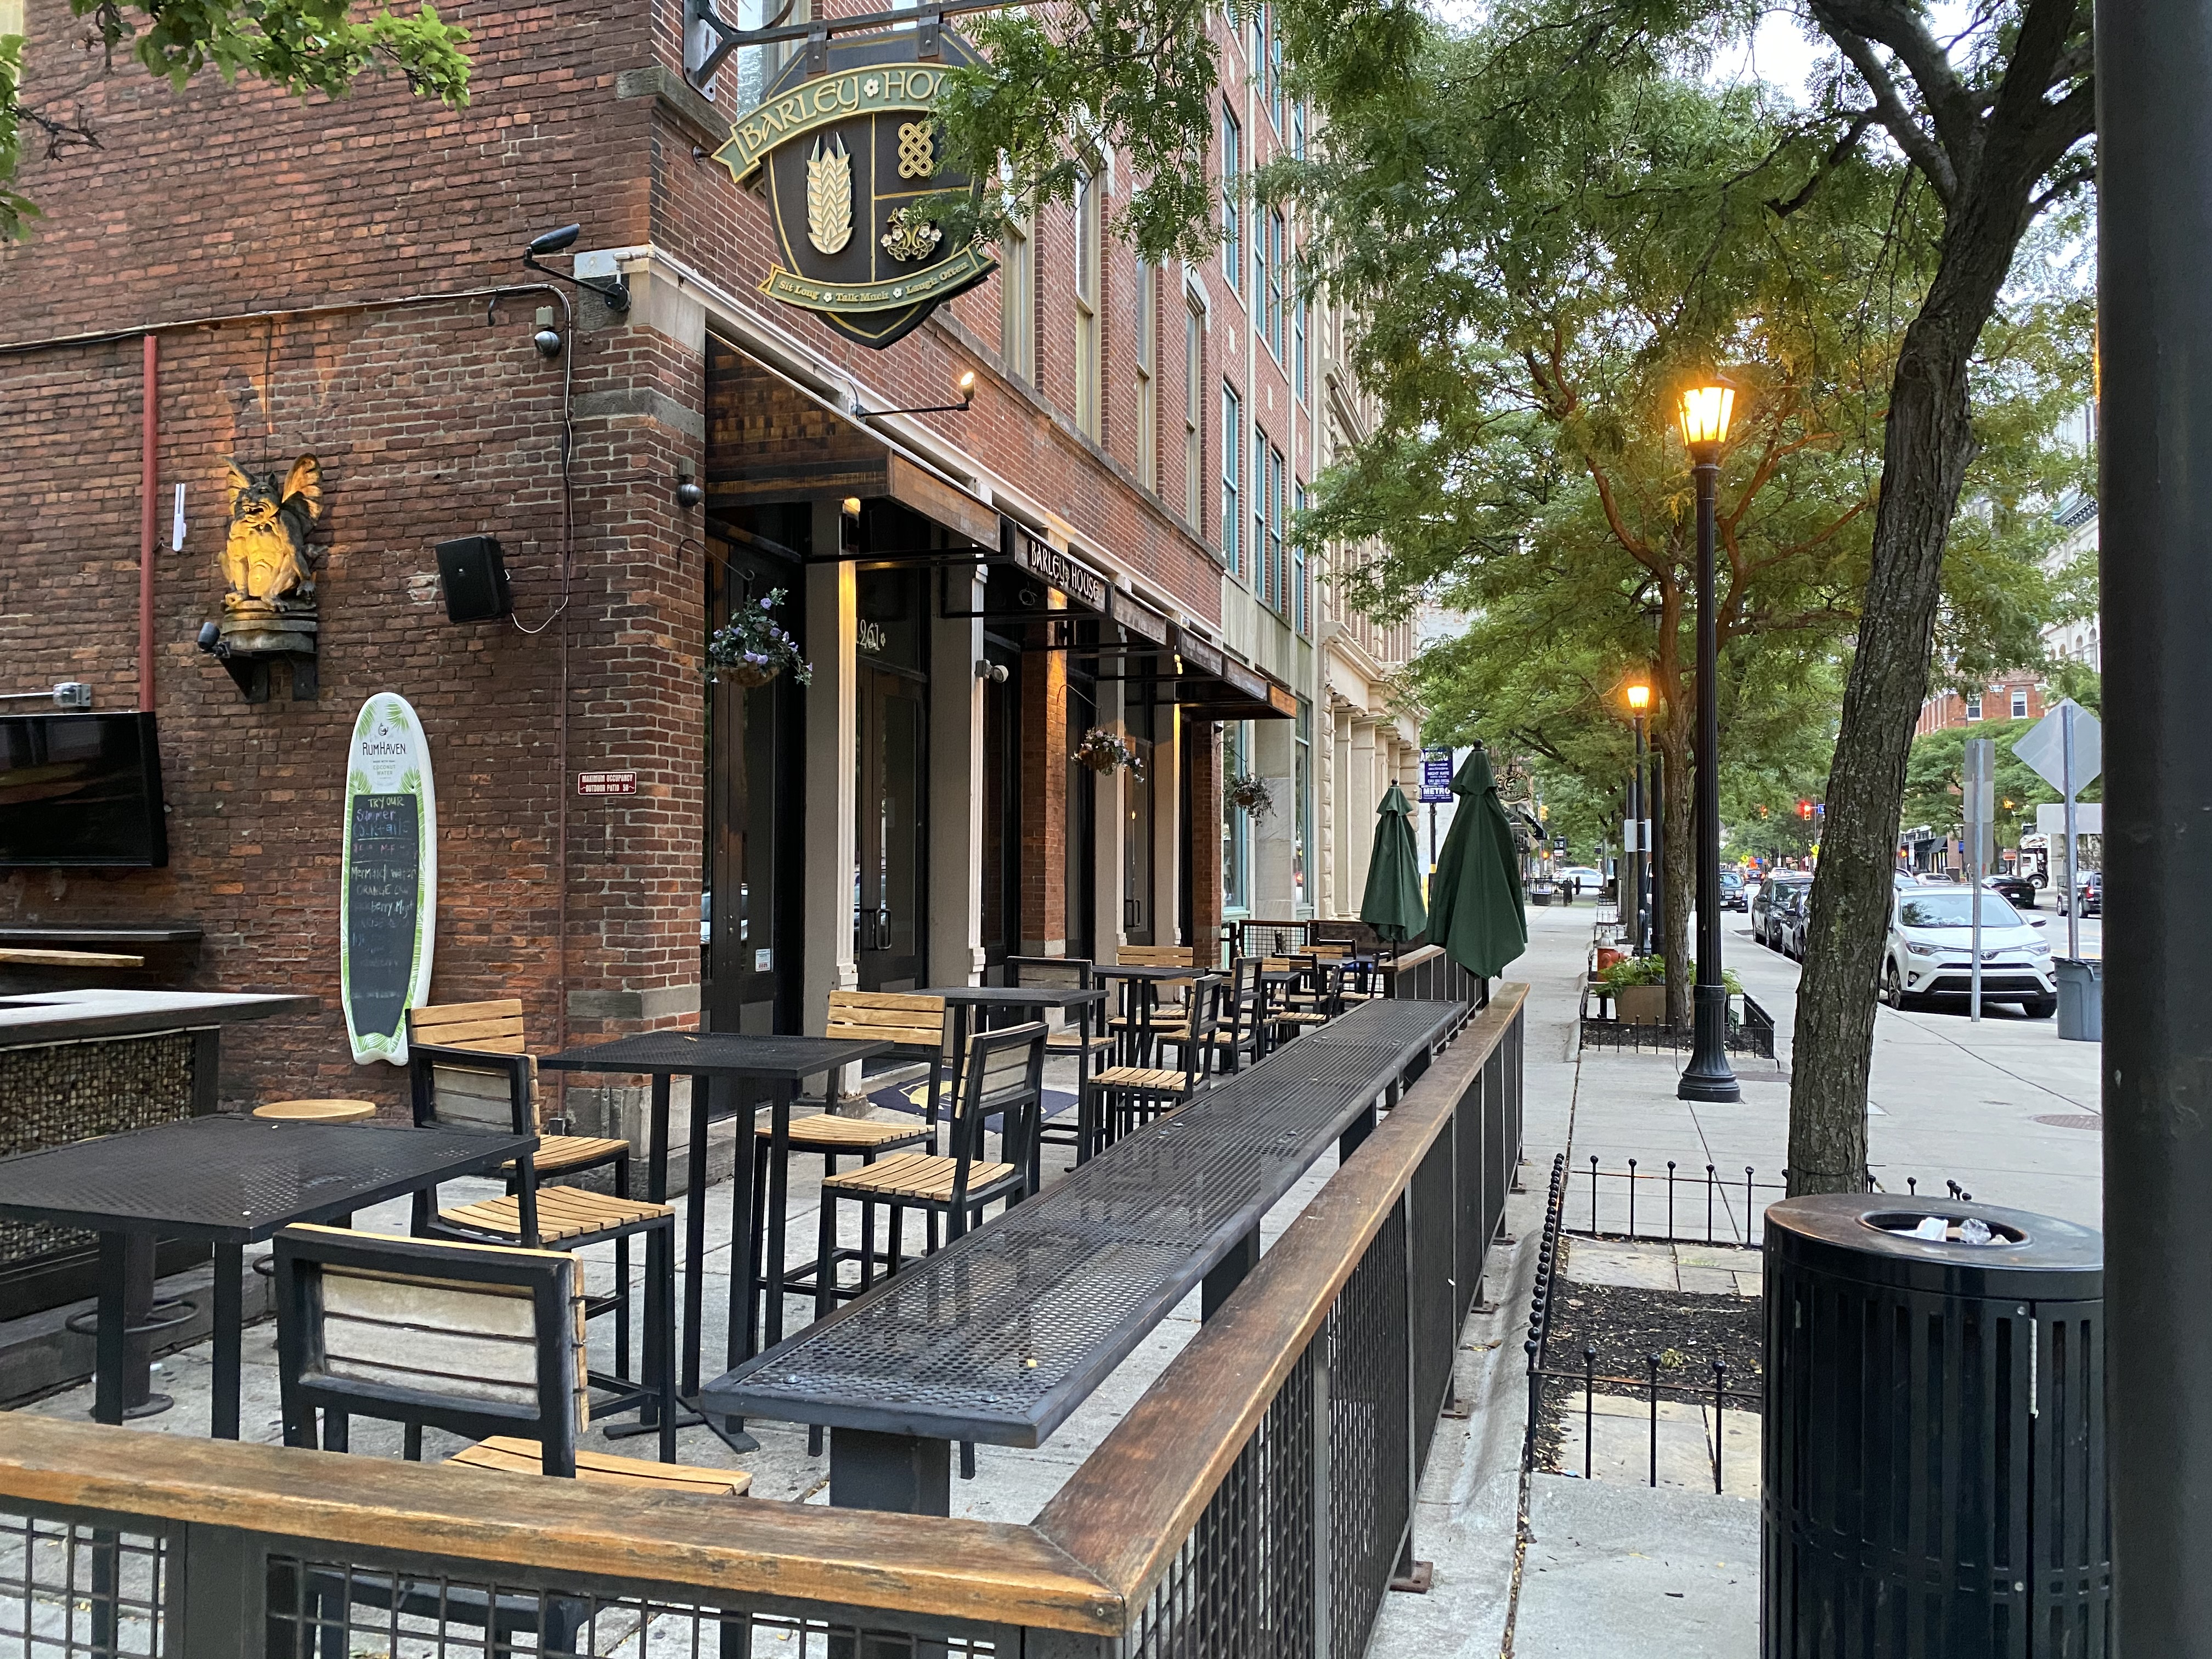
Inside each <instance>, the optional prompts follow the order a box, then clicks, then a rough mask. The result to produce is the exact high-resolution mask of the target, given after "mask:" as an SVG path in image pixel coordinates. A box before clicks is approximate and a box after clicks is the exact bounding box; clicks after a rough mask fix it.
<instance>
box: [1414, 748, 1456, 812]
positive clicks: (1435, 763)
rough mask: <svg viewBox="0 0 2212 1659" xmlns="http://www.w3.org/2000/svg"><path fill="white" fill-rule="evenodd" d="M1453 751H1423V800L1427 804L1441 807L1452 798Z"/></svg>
mask: <svg viewBox="0 0 2212 1659" xmlns="http://www.w3.org/2000/svg"><path fill="white" fill-rule="evenodd" d="M1451 781H1452V751H1451V750H1449V749H1424V750H1421V799H1422V801H1423V802H1424V803H1425V804H1434V805H1441V804H1442V803H1443V802H1445V801H1448V800H1449V799H1451V798H1452V792H1451Z"/></svg>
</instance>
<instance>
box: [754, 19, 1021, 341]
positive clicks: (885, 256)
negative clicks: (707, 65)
mask: <svg viewBox="0 0 2212 1659" xmlns="http://www.w3.org/2000/svg"><path fill="white" fill-rule="evenodd" d="M929 33H933V34H934V36H935V40H936V43H937V47H938V53H939V55H938V56H937V57H936V58H931V59H928V60H926V61H925V60H923V59H921V58H918V57H917V55H916V50H917V47H918V46H919V45H920V44H921V41H922V40H923V39H924V38H925V35H924V32H922V31H917V30H900V31H896V32H893V33H885V34H866V35H858V36H852V37H848V38H845V39H842V40H832V41H831V42H829V49H828V54H827V64H828V68H827V70H826V72H823V73H815V74H810V73H809V72H808V67H807V66H808V54H806V53H804V52H802V53H800V54H799V55H798V56H796V57H794V58H793V59H792V60H791V62H790V63H788V64H786V65H785V66H784V69H783V72H782V73H781V75H779V76H776V78H775V81H774V82H771V83H770V84H769V90H768V94H767V96H765V97H764V98H763V99H762V100H761V101H760V102H759V103H758V104H757V105H756V106H754V107H753V108H751V109H750V110H747V111H746V112H744V114H743V115H741V116H739V117H738V118H737V120H736V121H735V122H733V123H732V125H731V127H730V139H729V142H728V143H726V144H724V145H723V146H722V147H721V148H720V149H718V150H716V151H715V152H714V159H715V160H716V161H720V162H721V164H722V165H723V166H724V167H727V168H729V170H730V174H731V176H732V178H734V179H737V181H738V183H739V184H744V183H746V182H748V181H749V180H750V179H752V178H753V176H754V174H755V173H761V174H763V185H764V188H765V190H766V192H767V195H768V204H769V218H770V219H771V221H773V222H774V225H775V242H776V252H777V256H778V257H777V261H776V263H775V264H774V265H773V266H771V268H770V269H769V274H768V280H767V281H766V282H764V283H762V284H761V288H760V291H761V292H762V293H763V294H765V295H769V297H770V298H772V299H777V300H781V301H784V302H785V303H786V304H787V305H794V306H802V307H805V309H807V310H809V311H811V312H814V313H817V314H818V315H819V316H820V317H821V319H822V320H823V322H825V323H827V324H828V325H829V326H830V327H831V328H834V329H836V331H838V332H839V333H840V334H842V335H844V336H845V337H847V338H848V339H852V340H857V341H859V342H860V343H861V344H862V345H865V346H872V347H874V348H876V349H878V350H880V349H882V348H883V347H884V346H887V345H889V344H890V343H891V342H892V341H894V340H896V339H898V338H900V337H902V336H903V335H904V334H906V333H907V331H908V330H910V329H912V328H913V327H914V326H915V325H916V324H918V323H920V322H921V319H923V318H925V317H927V316H928V315H929V313H931V312H933V311H934V310H935V309H936V308H937V307H939V306H940V305H942V304H944V303H945V301H947V300H949V299H951V297H952V296H953V295H956V294H961V293H964V292H966V291H967V290H968V289H971V288H973V287H975V284H976V283H980V282H981V281H982V280H983V279H984V278H985V277H986V276H989V275H990V274H991V272H992V270H993V269H994V267H995V266H996V265H997V264H998V261H997V260H996V258H994V257H993V255H992V254H991V252H989V251H988V250H987V248H982V247H978V246H975V245H973V244H972V243H966V242H963V243H961V244H959V245H957V246H954V245H952V244H951V243H949V242H948V241H947V240H946V239H945V235H944V233H943V231H942V230H941V229H940V228H939V226H938V225H937V224H936V223H935V222H933V221H931V220H927V219H922V218H919V217H917V216H915V214H914V213H913V212H912V211H911V210H912V209H913V208H914V207H915V204H919V203H920V202H921V201H922V200H923V199H924V198H926V197H929V196H932V195H934V194H935V193H937V192H938V191H944V190H964V189H966V188H967V185H968V180H967V179H965V178H964V177H963V176H960V175H957V174H954V173H947V172H945V171H943V170H941V169H940V168H939V166H938V144H939V134H938V131H937V125H936V120H935V118H934V116H933V114H932V106H933V105H934V103H935V101H936V99H937V95H938V93H939V91H940V90H941V89H942V88H943V87H944V85H945V70H947V69H948V68H949V67H951V66H953V65H956V64H972V63H975V62H976V61H977V59H976V57H975V50H974V48H973V47H971V46H969V45H968V43H967V42H966V41H964V40H961V39H960V38H959V37H958V36H957V35H956V34H954V33H952V32H951V30H950V29H945V28H939V29H936V30H934V31H931V32H929ZM902 209H904V210H908V211H905V212H902Z"/></svg>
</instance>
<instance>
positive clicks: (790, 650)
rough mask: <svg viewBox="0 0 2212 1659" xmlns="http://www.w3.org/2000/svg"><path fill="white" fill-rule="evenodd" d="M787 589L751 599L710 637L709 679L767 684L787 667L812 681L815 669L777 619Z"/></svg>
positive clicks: (803, 681) (802, 681) (793, 675)
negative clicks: (801, 654) (761, 597)
mask: <svg viewBox="0 0 2212 1659" xmlns="http://www.w3.org/2000/svg"><path fill="white" fill-rule="evenodd" d="M783 599H784V591H783V589H781V588H780V587H777V588H772V589H770V590H769V594H768V597H767V598H765V599H760V600H757V601H752V600H748V601H747V602H746V603H745V604H744V605H742V606H741V607H739V609H738V611H736V613H735V614H734V615H732V617H731V618H730V620H729V622H728V623H727V624H726V625H725V626H723V627H720V628H718V629H715V630H714V633H713V634H711V635H708V640H707V678H708V681H710V682H713V683H716V684H719V683H720V682H722V681H724V680H726V681H728V682H729V683H730V684H733V685H744V686H754V685H766V684H768V683H769V681H770V680H772V679H774V678H775V677H776V676H777V675H778V674H781V672H783V671H784V670H785V669H787V668H788V669H789V670H790V671H791V678H793V679H794V680H796V681H798V682H799V684H801V685H806V684H811V683H812V681H813V678H814V668H813V665H811V664H810V663H809V662H808V661H807V660H806V659H805V658H804V657H802V656H800V655H799V641H796V640H794V639H793V638H792V637H791V635H789V634H788V633H787V632H785V631H784V628H783V625H782V624H781V623H779V622H777V621H776V619H775V608H776V606H777V605H781V604H782V603H783Z"/></svg>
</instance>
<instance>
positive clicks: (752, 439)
mask: <svg viewBox="0 0 2212 1659" xmlns="http://www.w3.org/2000/svg"><path fill="white" fill-rule="evenodd" d="M733 355H734V356H736V358H737V362H736V365H735V367H734V368H732V369H731V370H730V371H728V372H726V373H725V374H721V375H720V376H718V377H717V386H716V391H717V396H716V398H714V407H713V408H711V409H709V410H708V424H709V426H710V428H713V432H712V436H713V438H714V442H712V443H710V444H709V446H708V453H709V460H708V469H707V501H708V509H709V510H710V511H715V512H720V513H723V514H724V515H727V514H729V513H733V512H735V511H737V510H738V509H740V508H744V507H763V506H769V505H771V504H775V503H778V502H783V501H845V500H848V499H850V498H857V499H859V500H861V501H868V500H872V499H878V498H881V499H887V500H890V501H897V502H898V503H900V504H901V505H902V506H903V507H909V508H911V509H912V510H914V511H915V512H916V513H921V515H922V516H923V517H924V518H926V519H928V520H930V521H931V522H933V523H934V524H939V525H942V526H945V529H947V530H950V531H951V532H953V533H954V534H956V535H959V536H964V537H965V538H968V539H969V541H971V542H975V543H978V544H981V545H982V546H985V547H994V546H996V545H997V544H998V541H999V514H998V513H997V511H996V510H995V509H994V508H993V507H990V506H988V505H987V504H986V503H985V502H983V501H978V500H977V499H976V498H975V496H973V495H969V493H968V492H967V491H966V490H964V489H961V488H960V487H959V486H958V485H957V484H956V483H953V482H952V481H951V480H950V479H949V478H946V477H942V476H941V475H939V473H937V472H935V471H932V470H931V469H930V468H928V467H927V466H926V465H923V464H922V463H921V462H920V461H918V460H916V459H915V458H914V457H912V456H911V455H908V453H905V452H904V451H902V449H900V448H899V447H898V446H897V445H896V444H895V443H893V442H892V441H890V439H888V438H886V437H884V435H882V434H880V433H878V432H875V431H872V430H871V429H870V428H867V427H865V426H862V425H861V424H860V422H858V421H855V420H854V418H853V417H852V416H849V415H848V414H846V413H845V412H844V411H843V410H840V409H836V408H834V407H833V406H831V405H830V404H828V403H825V402H824V401H823V399H821V398H817V397H816V396H815V395H814V394H813V393H812V392H809V391H808V390H807V389H806V388H805V386H800V385H799V383H798V382H797V381H796V380H790V379H787V377H786V376H784V375H781V374H777V373H776V371H775V370H774V369H772V368H769V366H768V365H767V364H765V363H763V362H760V361H759V360H758V359H757V358H753V357H750V356H746V355H745V354H744V353H743V352H741V351H740V352H735V353H734V354H733ZM725 426H727V427H728V428H732V429H731V430H727V431H725V430H724V429H723V428H725Z"/></svg>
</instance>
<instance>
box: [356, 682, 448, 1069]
mask: <svg viewBox="0 0 2212 1659" xmlns="http://www.w3.org/2000/svg"><path fill="white" fill-rule="evenodd" d="M345 812H346V817H345V852H344V857H343V861H342V864H343V871H342V881H343V886H342V888H341V890H340V894H339V900H338V933H339V941H338V977H339V987H340V1000H341V1001H342V1002H343V1004H344V1006H345V1020H346V1035H347V1036H348V1037H349V1039H350V1040H351V1042H352V1044H353V1057H354V1059H355V1060H356V1062H365V1061H368V1060H386V1061H389V1062H390V1063H391V1064H392V1065H395V1066H400V1065H404V1064H405V1063H406V1060H407V1011H408V1010H409V1009H410V1008H413V1007H418V1006H421V1005H422V1001H423V1000H424V999H425V998H426V996H427V995H428V992H429V988H430V952H431V945H432V941H433V939H434V937H435V933H436V928H437V908H438V810H437V798H436V795H435V793H434V791H433V789H432V787H431V781H430V756H429V751H428V748H427V747H426V746H425V744H424V743H423V738H422V725H421V722H420V721H419V720H417V719H416V714H415V711H414V709H412V708H410V707H409V706H408V704H407V702H406V700H405V699H404V698H402V697H398V696H393V695H392V694H391V693H390V692H379V693H378V694H377V695H376V696H373V697H371V698H370V699H369V700H368V702H367V703H365V704H364V705H362V711H361V715H360V718H359V719H358V720H356V721H355V723H354V733H353V743H352V746H351V748H350V750H349V752H348V754H347V757H346V804H345Z"/></svg>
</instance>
